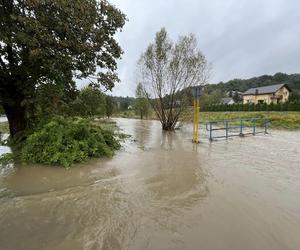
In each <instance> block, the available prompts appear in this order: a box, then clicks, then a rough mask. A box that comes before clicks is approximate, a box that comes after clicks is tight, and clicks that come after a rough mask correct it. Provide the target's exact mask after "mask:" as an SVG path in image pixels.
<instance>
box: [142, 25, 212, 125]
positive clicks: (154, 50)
mask: <svg viewBox="0 0 300 250" xmlns="http://www.w3.org/2000/svg"><path fill="white" fill-rule="evenodd" d="M138 68H139V74H140V75H139V78H140V79H139V81H140V82H141V83H142V86H143V90H144V92H145V95H146V96H147V98H148V99H149V101H150V103H151V105H152V107H153V109H154V111H155V113H156V115H157V117H158V119H159V120H160V122H161V124H162V129H163V130H174V128H175V126H176V123H177V122H178V119H179V117H180V115H181V114H182V112H183V111H184V110H185V109H186V108H187V106H188V105H189V104H190V98H189V96H190V91H191V88H192V87H193V86H199V85H204V84H205V83H206V82H207V80H208V76H209V67H208V63H207V60H206V58H205V56H204V55H203V54H202V53H201V51H200V49H199V48H198V45H197V40H196V37H195V36H194V35H193V34H190V35H188V36H180V37H179V39H178V41H177V42H176V43H173V42H172V41H171V40H170V39H169V38H168V35H167V32H166V30H165V29H164V28H163V29H161V31H159V32H158V33H157V34H156V37H155V42H154V43H151V44H150V45H149V46H148V48H147V49H146V51H145V52H144V53H143V54H142V55H141V58H140V60H139V63H138Z"/></svg>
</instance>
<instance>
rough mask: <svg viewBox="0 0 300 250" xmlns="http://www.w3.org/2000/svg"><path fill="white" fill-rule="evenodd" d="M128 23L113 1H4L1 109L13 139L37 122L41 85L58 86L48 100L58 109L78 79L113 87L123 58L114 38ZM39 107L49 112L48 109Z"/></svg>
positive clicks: (0, 20) (0, 42)
mask: <svg viewBox="0 0 300 250" xmlns="http://www.w3.org/2000/svg"><path fill="white" fill-rule="evenodd" d="M125 21H126V17H125V15H124V14H123V13H122V12H121V11H120V10H119V9H117V8H116V7H115V6H114V5H112V4H110V3H109V2H108V1H90V0H73V1H61V0H53V1H44V0H34V1H22V0H5V1H1V2H0V72H1V77H0V105H2V106H3V107H4V110H5V112H6V114H7V117H9V124H10V131H11V136H15V135H16V134H18V133H19V132H21V131H24V130H25V129H26V127H27V126H28V124H29V123H30V121H29V120H30V119H33V118H32V117H31V116H29V115H28V113H29V112H30V111H31V110H32V108H35V106H36V105H37V104H38V103H37V102H36V96H37V91H38V88H39V87H41V86H42V85H48V84H50V85H53V86H51V91H50V92H49V98H50V99H52V101H54V103H55V105H56V104H58V103H57V102H58V101H59V99H57V98H56V97H61V94H62V92H61V86H62V88H63V90H64V89H67V88H68V87H69V84H70V83H71V82H72V81H73V79H74V78H77V79H89V80H90V81H92V80H93V85H96V86H97V87H99V86H103V87H104V88H106V89H112V88H113V87H114V84H115V82H116V81H118V80H119V79H118V77H117V74H116V70H117V60H118V59H120V57H121V55H122V49H121V47H120V46H119V44H118V43H117V41H116V39H115V34H116V33H117V32H119V31H120V30H121V29H122V27H123V26H124V24H125ZM61 84H62V85H61ZM56 88H57V89H56ZM52 91H54V92H53V93H51V92H52ZM52 95H54V97H55V98H54V100H53V98H52V97H53V96H52ZM39 100H40V99H39ZM55 105H54V107H55ZM40 107H41V112H43V113H47V112H48V111H47V109H46V110H43V108H44V107H47V106H46V105H41V106H40ZM8 113H9V115H8Z"/></svg>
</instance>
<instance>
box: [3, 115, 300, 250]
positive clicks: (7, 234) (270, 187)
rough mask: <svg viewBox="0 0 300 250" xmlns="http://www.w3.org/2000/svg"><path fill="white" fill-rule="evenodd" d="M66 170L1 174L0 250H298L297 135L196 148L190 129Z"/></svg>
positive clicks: (151, 134)
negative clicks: (111, 156)
mask: <svg viewBox="0 0 300 250" xmlns="http://www.w3.org/2000/svg"><path fill="white" fill-rule="evenodd" d="M117 122H118V124H119V126H120V127H121V128H122V129H123V130H124V131H125V132H126V133H128V134H131V135H132V138H131V139H129V140H127V141H126V142H125V143H124V146H123V149H122V150H120V151H119V152H118V153H117V154H116V155H115V156H114V157H113V158H112V159H101V160H93V161H90V162H88V163H86V164H82V165H80V166H77V167H75V168H72V169H70V170H64V169H61V168H51V167H37V166H28V167H19V168H6V169H2V170H1V172H0V249H8V250H10V249H51V250H52V249H222V250H227V249H228V250H234V249H243V250H247V249H264V250H265V249H272V250H276V249H295V250H296V249H300V198H299V197H300V196H299V194H300V133H299V132H285V131H272V132H271V134H270V135H267V136H263V135H261V136H256V137H247V138H234V139H233V140H228V141H219V142H214V143H212V144H211V143H209V142H208V140H207V138H206V139H202V143H201V144H200V145H198V146H197V147H196V146H195V145H193V144H192V143H191V132H190V130H191V128H190V126H185V127H183V129H182V130H180V131H177V132H176V133H163V132H162V131H161V129H160V125H159V123H158V122H156V121H139V120H127V119H118V120H117Z"/></svg>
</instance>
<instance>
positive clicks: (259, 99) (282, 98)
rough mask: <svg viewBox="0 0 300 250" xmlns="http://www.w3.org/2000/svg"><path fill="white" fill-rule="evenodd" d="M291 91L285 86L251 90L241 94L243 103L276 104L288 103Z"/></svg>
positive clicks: (279, 85)
mask: <svg viewBox="0 0 300 250" xmlns="http://www.w3.org/2000/svg"><path fill="white" fill-rule="evenodd" d="M290 93H291V89H290V88H289V87H288V86H287V85H286V84H276V85H270V86H264V87H259V88H251V89H248V90H247V91H246V92H244V93H243V103H244V104H247V103H254V104H258V103H261V104H263V103H266V104H271V103H274V104H278V103H285V102H286V101H288V99H289V96H290Z"/></svg>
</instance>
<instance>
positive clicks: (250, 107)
mask: <svg viewBox="0 0 300 250" xmlns="http://www.w3.org/2000/svg"><path fill="white" fill-rule="evenodd" d="M201 111H203V112H222V111H223V112H226V111H236V112H238V111H300V100H298V101H291V102H286V103H282V104H281V103H279V104H269V105H268V104H266V103H263V104H253V103H252V104H249V103H247V104H242V103H236V104H232V105H228V104H219V105H218V104H216V105H210V106H204V107H202V108H201Z"/></svg>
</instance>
